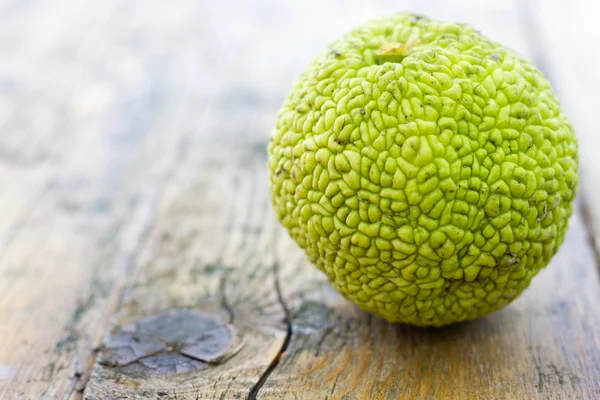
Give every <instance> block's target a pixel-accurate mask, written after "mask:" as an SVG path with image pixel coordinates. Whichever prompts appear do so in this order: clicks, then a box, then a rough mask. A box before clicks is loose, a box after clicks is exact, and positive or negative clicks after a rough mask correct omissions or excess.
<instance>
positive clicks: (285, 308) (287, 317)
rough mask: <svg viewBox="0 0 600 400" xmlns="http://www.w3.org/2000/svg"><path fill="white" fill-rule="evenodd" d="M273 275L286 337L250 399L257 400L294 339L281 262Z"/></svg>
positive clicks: (275, 267)
mask: <svg viewBox="0 0 600 400" xmlns="http://www.w3.org/2000/svg"><path fill="white" fill-rule="evenodd" d="M273 275H274V286H275V292H276V293H277V301H278V302H279V305H280V306H281V308H282V309H283V312H284V313H285V320H284V322H285V325H286V333H285V339H284V341H283V343H282V345H281V348H280V349H279V351H278V352H277V354H276V355H275V357H273V360H272V361H271V364H270V365H269V366H268V367H267V369H266V370H265V372H263V374H262V375H261V376H260V379H259V380H258V382H256V384H255V385H254V386H253V387H252V389H250V393H248V397H247V399H248V400H255V399H256V398H257V397H256V396H258V392H260V389H262V387H263V385H264V384H265V382H266V380H267V379H268V378H269V376H270V375H271V373H273V371H274V370H275V368H277V366H278V365H279V362H280V361H281V359H282V358H283V356H284V354H285V352H286V350H287V348H288V346H289V344H290V341H291V340H292V334H293V330H292V314H291V312H290V310H289V308H288V306H287V304H286V302H285V300H284V299H283V295H282V293H281V285H280V283H279V264H277V263H275V264H273Z"/></svg>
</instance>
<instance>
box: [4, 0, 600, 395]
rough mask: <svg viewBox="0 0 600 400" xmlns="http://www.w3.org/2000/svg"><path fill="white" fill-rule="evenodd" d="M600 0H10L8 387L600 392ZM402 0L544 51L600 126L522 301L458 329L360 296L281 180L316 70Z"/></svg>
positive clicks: (118, 391) (585, 135)
mask: <svg viewBox="0 0 600 400" xmlns="http://www.w3.org/2000/svg"><path fill="white" fill-rule="evenodd" d="M448 3H451V5H449V4H448ZM596 4H597V3H596V2H593V1H591V0H590V1H584V0H571V1H569V2H564V1H562V0H529V1H524V0H523V1H522V0H512V1H510V0H494V1H478V0H459V1H454V2H446V1H444V0H437V1H436V0H428V1H418V0H412V1H409V0H406V1H395V2H385V1H374V2H367V1H358V0H352V1H348V0H335V1H328V2H321V1H318V0H298V1H286V2H283V1H275V0H260V1H252V2H246V1H243V0H228V1H219V2H212V1H194V0H175V1H170V2H163V1H158V0H133V1H125V0H95V1H91V0H90V1H85V2H83V1H75V0H54V1H52V2H43V1H40V0H31V1H27V2H25V1H17V0H14V1H2V2H0V126H1V127H0V132H1V133H0V215H2V222H1V223H0V398H1V399H9V400H12V399H78V398H79V399H80V398H86V399H157V398H158V399H205V398H211V399H212V398H219V399H228V398H255V397H258V398H264V399H275V398H277V399H279V398H282V399H283V398H286V399H287V398H289V399H394V398H407V399H409V398H410V399H412V398H418V399H433V398H435V399H447V398H448V399H450V398H460V399H471V398H473V399H534V398H539V399H567V398H574V399H575V398H585V399H593V398H599V397H600V378H599V376H600V280H599V278H598V262H597V257H598V255H599V254H600V250H599V249H600V233H599V232H600V231H599V230H600V203H598V198H599V197H598V196H599V194H600V190H599V188H600V159H598V158H599V157H600V150H599V149H600V147H599V146H600V135H599V134H598V132H597V129H598V128H597V126H598V124H597V118H598V116H599V109H598V102H597V100H596V95H597V94H599V93H600V72H599V71H600V51H599V49H600V27H599V26H598V17H599V16H600V15H599V10H598V6H597V5H596ZM399 10H413V11H417V12H422V13H425V14H428V15H430V16H432V17H435V18H440V19H447V20H457V21H463V22H467V23H471V24H473V25H475V26H476V27H478V28H479V29H480V30H481V31H483V32H484V33H485V34H486V35H488V36H491V37H492V38H494V39H497V40H499V41H502V42H504V43H506V44H507V45H509V46H510V47H512V48H514V49H516V50H518V51H519V52H521V53H522V54H524V55H525V56H527V57H529V58H531V59H533V60H534V61H535V62H536V63H537V64H538V65H539V66H540V67H541V68H542V69H543V70H544V71H545V72H546V73H547V75H548V76H549V77H550V78H551V80H552V82H553V84H554V86H555V88H556V90H557V92H558V95H559V97H560V98H561V99H562V102H563V105H564V106H565V108H566V110H567V112H568V114H569V115H570V116H571V118H572V119H573V121H574V125H575V128H576V131H577V134H578V136H579V140H580V144H581V168H582V185H581V192H580V196H579V198H578V205H577V208H576V211H575V214H574V215H573V217H572V218H571V227H570V231H569V233H568V235H567V238H566V242H565V243H564V245H563V247H562V249H561V250H560V252H559V254H558V255H557V256H556V257H555V258H554V260H553V262H552V263H551V265H550V266H549V267H548V268H547V269H545V270H544V271H542V273H540V275H539V276H538V277H537V278H536V279H534V281H533V283H532V285H531V287H530V288H529V289H528V290H527V291H526V292H525V294H524V295H523V296H522V297H521V298H519V299H518V300H517V301H515V302H514V303H513V304H511V305H510V306H508V307H507V308H505V309H503V310H502V311H499V312H497V313H495V314H493V315H491V316H489V317H487V318H484V319H481V320H478V321H475V322H471V323H466V324H461V325H457V326H450V327H448V328H443V329H416V328H410V327H406V326H394V325H390V324H387V323H385V322H382V321H381V320H378V319H376V318H374V317H372V316H370V315H368V314H366V313H363V312H360V311H358V310H357V308H356V307H354V306H352V305H351V304H349V303H348V302H346V301H344V300H343V299H342V298H341V297H340V296H339V295H337V294H336V293H334V292H333V291H332V290H331V289H330V288H329V286H328V285H327V284H326V283H325V281H324V278H323V276H322V275H321V274H320V273H319V272H318V271H317V270H316V268H314V267H312V266H311V265H309V264H308V263H307V262H306V261H305V259H304V256H303V254H302V253H301V252H300V251H299V250H298V248H297V247H296V246H295V245H294V244H293V243H292V242H291V240H290V239H289V238H288V237H287V235H286V234H285V233H284V231H283V230H282V228H280V227H279V225H278V223H277V222H276V220H275V218H274V214H273V212H272V209H271V205H270V201H269V197H268V188H267V179H266V167H265V160H266V151H265V146H266V143H267V140H268V134H269V131H270V129H271V126H272V124H273V122H274V117H275V113H276V111H277V109H278V107H279V105H280V104H281V102H282V100H283V97H284V96H285V94H286V93H287V91H288V89H289V88H290V85H291V83H292V81H293V80H294V79H295V78H296V76H297V75H298V74H299V73H300V71H301V70H302V69H303V68H304V66H305V65H306V63H307V62H308V61H309V60H310V59H311V58H312V57H313V56H314V55H315V54H316V53H317V52H319V51H321V49H322V48H323V47H324V46H325V45H326V44H327V43H328V42H330V41H331V40H332V39H334V38H336V37H337V36H339V35H340V34H342V33H343V32H345V31H346V30H348V29H349V28H350V27H352V26H354V25H355V24H358V23H360V22H363V21H364V20H365V19H367V18H370V17H373V16H377V15H382V14H386V13H389V12H395V11H399ZM198 332H202V333H201V334H200V335H199V334H198Z"/></svg>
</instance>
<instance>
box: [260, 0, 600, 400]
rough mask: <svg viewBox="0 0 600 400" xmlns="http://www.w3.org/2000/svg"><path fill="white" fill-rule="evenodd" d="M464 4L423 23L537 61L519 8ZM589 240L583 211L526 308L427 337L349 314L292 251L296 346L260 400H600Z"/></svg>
mask: <svg viewBox="0 0 600 400" xmlns="http://www.w3.org/2000/svg"><path fill="white" fill-rule="evenodd" d="M460 3H461V4H454V3H453V4H452V7H451V8H450V7H448V6H444V4H442V2H435V1H429V2H423V3H422V4H421V11H422V12H424V13H427V14H430V15H435V14H436V10H437V12H438V13H439V14H444V17H445V18H450V19H456V20H462V21H465V22H469V23H471V24H473V25H475V26H478V27H480V29H481V30H482V31H483V32H484V33H485V34H488V35H489V36H491V37H493V38H495V39H497V40H500V41H502V42H504V43H506V44H507V45H509V46H511V47H513V48H515V49H516V50H517V51H520V52H521V53H522V54H524V55H526V56H527V55H529V56H531V54H532V52H531V51H530V48H528V44H529V43H530V41H529V40H527V39H526V38H525V36H526V35H527V34H528V33H527V32H528V29H527V27H526V26H523V25H521V26H519V22H522V20H521V19H520V17H521V16H520V15H518V14H517V11H518V8H517V7H516V5H517V4H516V3H510V2H489V3H488V2H484V3H475V2H460ZM491 3H493V4H491ZM540 3H541V2H540ZM545 4H546V3H544V7H542V5H541V4H539V5H538V7H539V9H544V8H545ZM556 4H557V5H558V4H559V2H556ZM436 5H437V6H438V7H437V8H436V7H435V6H436ZM460 5H464V6H465V7H460ZM467 10H468V11H467ZM550 26H554V27H555V26H556V24H550ZM553 31H554V32H557V33H559V32H561V31H557V30H556V29H553ZM573 40H574V39H573ZM554 43H555V42H554ZM567 46H568V42H565V43H564V44H563V45H562V46H558V47H556V48H557V49H565V48H566V47H567ZM571 70H576V69H573V68H572V67H571ZM596 81H597V78H596ZM576 104H577V103H576ZM590 116H591V115H590ZM592 132H593V131H589V134H591V135H593V133H592ZM591 152H592V151H590V153H591ZM596 157H597V151H596ZM587 234H588V233H587V231H586V228H585V226H584V224H583V216H582V213H581V209H580V208H578V209H577V210H576V212H575V215H574V216H573V218H572V222H571V228H570V232H569V234H568V237H567V240H566V242H565V244H564V245H563V248H562V250H561V251H560V253H559V254H558V255H557V256H556V258H555V259H554V260H553V262H552V264H551V266H550V267H549V268H548V269H546V270H545V271H543V272H542V273H541V274H540V276H538V277H537V278H536V279H534V281H533V283H532V286H531V288H529V289H528V290H527V291H526V292H525V293H524V294H523V296H522V297H521V298H520V299H518V300H517V301H516V302H515V303H513V304H512V305H510V306H509V307H507V308H506V309H504V310H502V311H500V312H497V313H495V314H493V315H491V316H489V317H487V318H484V319H481V320H478V321H474V322H471V323H468V324H463V325H457V326H450V327H447V328H443V329H426V330H423V329H414V328H410V327H404V326H393V325H390V324H387V323H385V322H383V321H381V320H378V319H376V318H373V317H372V316H370V315H367V314H365V313H363V312H361V311H359V310H357V309H356V308H355V307H353V306H351V305H349V304H348V303H347V302H346V301H344V300H343V299H342V298H341V296H339V295H337V294H336V293H334V292H333V291H332V290H331V289H330V287H329V285H328V284H327V283H326V282H325V280H324V278H323V277H322V276H321V274H320V273H319V272H317V271H315V269H314V267H312V266H310V265H306V263H305V262H304V261H303V260H304V258H303V256H302V254H299V253H297V252H296V251H295V246H294V244H290V247H289V250H288V252H287V253H283V254H282V255H280V256H279V257H278V258H280V259H286V260H288V263H287V265H289V266H290V268H283V269H282V270H281V274H280V276H279V279H280V282H281V288H282V289H281V290H282V293H283V298H284V300H285V302H286V303H287V306H288V308H289V310H290V312H291V315H292V321H293V323H292V335H291V341H290V345H289V347H288V348H287V351H286V352H285V354H284V357H283V358H282V360H281V363H280V364H279V366H278V367H277V368H276V369H275V370H274V371H273V372H272V373H271V374H270V376H269V377H268V379H267V380H266V382H265V383H264V386H263V388H262V390H261V391H260V393H259V394H260V396H259V397H260V398H267V399H268V398H274V399H275V398H290V399H292V398H293V399H318V398H320V399H327V398H330V399H341V398H344V399H346V398H347V399H361V398H365V399H366V398H382V399H383V398H423V399H426V398H490V399H503V398H515V399H517V398H518V399H529V398H544V399H549V398H552V399H565V398H596V397H598V396H600V378H599V376H600V374H599V371H600V337H599V336H598V335H597V331H598V329H599V328H600V317H599V315H600V306H599V303H598V302H599V301H600V286H599V285H598V279H597V275H596V274H595V264H596V263H595V260H594V256H593V253H592V251H591V249H590V248H589V247H588V245H587ZM284 254H285V255H284ZM292 260H293V261H292ZM319 282H320V283H319Z"/></svg>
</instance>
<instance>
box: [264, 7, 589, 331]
mask: <svg viewBox="0 0 600 400" xmlns="http://www.w3.org/2000/svg"><path fill="white" fill-rule="evenodd" d="M268 151H269V161H268V163H269V174H270V187H271V193H272V200H273V204H274V208H275V210H276V212H277V215H278V217H279V219H280V221H281V223H282V224H283V225H284V226H285V227H286V228H287V229H288V231H289V233H290V235H291V237H292V238H293V239H294V240H295V241H296V242H297V243H298V244H299V245H300V246H301V247H302V248H303V249H305V251H306V254H307V255H308V258H309V259H310V261H312V262H313V263H315V264H316V265H317V266H318V268H319V269H321V270H322V271H323V272H324V273H325V274H327V276H328V278H329V280H330V281H331V283H332V284H333V286H334V288H335V289H336V290H338V291H339V292H341V293H342V294H343V295H344V296H345V297H346V298H347V299H349V300H351V301H353V302H354V303H356V304H357V305H358V306H359V307H361V308H362V309H364V310H367V311H370V312H372V313H374V314H376V315H378V316H380V317H383V318H385V319H387V320H389V321H392V322H404V323H409V324H414V325H420V326H426V325H435V326H440V325H445V324H449V323H453V322H458V321H463V320H468V319H473V318H477V317H480V316H483V315H486V314H488V313H490V312H492V311H494V310H497V309H499V308H501V307H503V306H505V305H506V304H508V303H509V302H511V301H512V300H513V299H515V298H516V297H517V296H518V295H519V294H520V293H521V292H522V291H523V290H524V289H525V288H526V287H527V286H528V285H529V283H530V281H531V279H532V277H533V276H535V275H536V274H537V273H538V272H539V271H540V269H542V268H543V267H545V266H546V265H547V264H548V262H549V261H550V259H551V258H552V256H553V255H554V254H555V253H556V251H557V250H558V247H559V246H560V244H561V243H562V241H563V238H564V235H565V233H566V230H567V224H568V219H569V216H570V215H571V211H572V202H573V200H574V198H575V195H576V192H577V188H578V176H577V171H578V151H577V142H576V138H575V135H574V132H573V128H572V126H571V124H570V122H569V121H568V120H567V118H566V117H565V114H564V113H563V111H562V109H561V107H560V105H559V102H558V100H557V99H556V97H555V95H554V94H553V92H552V89H551V87H550V85H549V83H548V81H547V80H546V79H545V78H544V76H543V74H542V73H541V72H540V71H539V70H538V69H537V68H536V67H535V66H534V65H533V64H531V63H529V62H527V61H525V60H524V59H522V58H521V57H520V56H518V55H517V54H516V53H514V52H513V51H511V50H509V49H507V48H505V47H504V46H502V45H500V44H498V43H495V42H493V41H491V40H488V39H487V38H485V37H484V36H482V35H481V34H480V33H479V32H478V31H476V30H475V29H473V28H472V27H469V26H466V25H463V24H456V23H446V22H438V21H434V20H431V19H428V18H424V17H420V16H415V15H410V14H398V15H393V16H389V17H385V18H382V19H378V20H373V21H371V22H368V23H366V24H365V25H363V26H360V27H358V28H356V29H355V30H353V31H352V32H350V33H349V34H347V35H346V36H345V37H343V38H342V39H340V40H338V41H336V42H334V43H332V44H331V45H330V46H329V48H328V49H327V50H326V51H325V52H324V53H323V54H321V55H320V56H318V57H317V58H316V59H315V60H314V61H313V62H312V63H311V64H310V65H309V67H308V69H307V70H306V71H305V72H304V73H303V74H302V75H301V77H300V78H299V79H298V81H297V82H296V83H295V85H294V87H293V89H292V91H291V93H290V94H289V96H288V97H287V99H286V101H285V103H284V105H283V107H282V110H281V111H280V113H279V115H278V118H277V123H276V127H275V129H274V131H273V133H272V134H271V138H270V143H269V148H268Z"/></svg>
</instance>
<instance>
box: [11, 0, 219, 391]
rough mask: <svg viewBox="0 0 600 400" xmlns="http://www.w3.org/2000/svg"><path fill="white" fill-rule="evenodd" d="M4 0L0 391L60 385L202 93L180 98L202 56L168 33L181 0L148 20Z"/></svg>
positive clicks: (119, 9)
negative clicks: (191, 65)
mask: <svg viewBox="0 0 600 400" xmlns="http://www.w3.org/2000/svg"><path fill="white" fill-rule="evenodd" d="M187 5H188V6H190V5H191V2H188V3H187ZM132 6H134V5H132ZM2 11H3V14H2V17H1V18H2V24H0V25H1V27H2V30H3V33H6V35H4V34H3V35H2V37H3V38H4V39H5V40H3V41H2V43H1V45H2V49H3V51H1V52H0V57H1V60H2V61H1V62H0V65H1V67H0V68H1V71H2V74H1V80H0V81H1V84H2V85H3V88H6V90H2V92H1V93H2V95H1V96H0V97H1V98H2V104H3V105H4V104H9V105H11V106H12V107H10V108H8V109H7V111H6V112H5V113H4V114H3V115H4V119H3V125H2V128H1V130H2V137H1V139H0V149H2V150H1V151H0V153H1V154H2V160H1V162H0V173H1V178H0V179H1V182H2V189H3V190H2V195H1V196H0V198H1V200H0V204H1V205H0V209H1V211H2V215H3V216H6V220H5V221H6V223H4V224H2V228H1V232H0V238H1V241H0V252H1V259H0V338H1V340H0V371H1V372H0V397H1V398H3V399H4V398H7V399H40V398H66V397H68V396H69V395H70V394H72V393H74V391H76V390H77V389H78V385H79V384H80V382H79V381H80V380H81V374H82V373H84V371H85V369H86V367H87V365H88V364H89V362H90V360H91V359H93V356H94V353H95V352H94V348H95V347H96V346H98V344H99V343H100V339H101V335H102V334H103V332H104V330H105V326H106V319H107V316H108V315H110V309H111V308H114V307H113V306H112V299H113V297H115V296H113V293H115V291H114V290H113V288H114V287H115V282H116V283H117V288H118V282H119V276H121V277H122V276H124V274H126V273H127V271H128V270H129V269H130V264H131V260H132V259H135V255H136V251H137V244H138V242H140V240H141V239H143V238H144V235H145V234H146V231H147V229H146V228H147V226H148V224H149V223H150V222H151V221H152V219H153V216H154V208H155V205H154V201H155V197H156V196H157V193H159V191H160V189H161V187H162V183H163V181H164V179H165V175H168V173H169V171H170V169H171V167H170V166H171V165H173V164H174V163H175V162H176V161H177V160H176V157H177V154H178V152H179V143H181V140H182V139H183V138H184V137H185V135H186V134H187V133H188V131H189V129H188V130H186V129H187V127H185V126H184V127H182V126H181V125H180V122H181V121H182V120H185V121H190V120H191V118H190V114H194V115H195V114H197V111H198V110H197V109H192V108H191V106H192V104H193V105H194V106H197V107H200V108H201V107H204V106H206V104H207V101H206V100H207V99H208V98H207V97H202V98H200V99H197V100H196V101H194V102H193V103H192V104H189V106H190V107H188V108H183V105H184V104H186V103H185V101H186V100H188V98H189V97H190V93H191V92H192V89H193V85H194V84H195V83H199V82H201V80H198V79H194V78H193V77H194V76H195V71H192V70H187V69H185V68H181V67H180V65H181V64H185V63H186V62H188V61H189V60H191V61H192V62H198V61H199V60H201V57H200V55H194V54H192V55H190V54H189V53H183V52H181V47H182V46H186V47H187V46H188V45H187V43H186V42H181V41H179V39H178V38H176V37H175V36H179V35H180V33H181V32H180V30H179V22H181V21H182V20H185V19H191V18H193V14H190V12H189V11H190V10H189V8H187V9H186V8H185V7H184V5H183V4H182V7H179V8H177V9H176V10H175V11H174V12H172V13H171V14H169V13H164V14H163V16H164V18H163V20H161V24H160V25H158V26H157V25H156V24H155V22H154V14H149V15H144V14H135V15H133V14H134V13H133V11H135V9H132V8H129V6H127V5H125V4H123V3H122V2H118V1H112V2H110V1H107V2H95V3H90V4H89V8H86V9H83V8H82V7H80V6H79V5H78V3H77V2H72V1H69V0H64V1H61V2H54V3H53V4H48V5H45V4H42V3H40V2H29V3H20V2H19V4H16V3H15V4H14V5H13V7H10V8H6V9H3V10H2ZM115 13H120V14H121V17H120V18H121V19H115V18H114V15H115ZM130 24H135V29H133V28H131V26H130ZM28 27H35V28H36V29H32V30H29V28H28ZM149 33H153V34H156V35H158V36H159V38H158V39H154V38H152V37H148V34H149ZM140 35H141V40H140ZM173 43H179V44H177V45H173ZM107 60H110V62H107ZM191 81H193V82H195V83H192V84H190V82H191ZM210 90H211V89H210V87H207V92H206V93H207V96H208V95H209V93H210Z"/></svg>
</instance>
